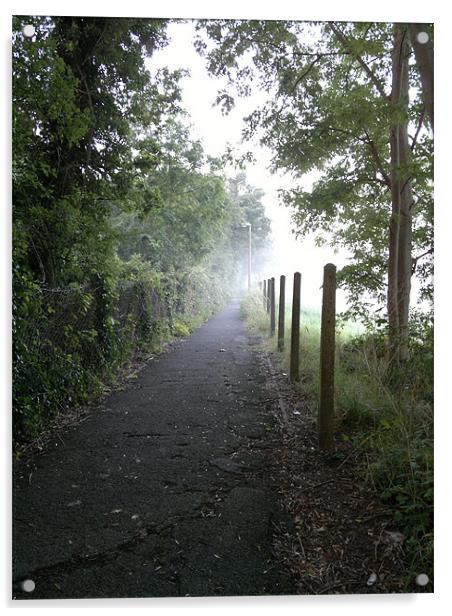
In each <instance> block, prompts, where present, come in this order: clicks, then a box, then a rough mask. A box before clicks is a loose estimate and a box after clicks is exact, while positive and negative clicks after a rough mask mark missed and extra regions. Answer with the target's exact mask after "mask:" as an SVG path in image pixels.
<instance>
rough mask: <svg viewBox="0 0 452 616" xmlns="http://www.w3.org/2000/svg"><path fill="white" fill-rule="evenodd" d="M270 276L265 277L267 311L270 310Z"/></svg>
mask: <svg viewBox="0 0 452 616" xmlns="http://www.w3.org/2000/svg"><path fill="white" fill-rule="evenodd" d="M271 284H272V281H271V278H267V312H270V295H271Z"/></svg>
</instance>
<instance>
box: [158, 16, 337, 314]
mask: <svg viewBox="0 0 452 616" xmlns="http://www.w3.org/2000/svg"><path fill="white" fill-rule="evenodd" d="M194 33H195V29H194V24H193V23H192V22H188V23H172V24H170V25H169V28H168V34H169V37H170V39H171V42H170V44H169V45H168V46H167V47H166V48H164V49H163V50H160V51H158V52H157V53H155V55H154V56H153V57H152V58H151V59H150V60H148V66H149V68H150V69H151V70H152V69H154V70H155V69H156V68H160V67H164V66H168V68H170V69H177V68H187V69H189V71H190V77H188V78H184V79H183V80H182V86H183V106H184V107H185V108H186V109H187V111H188V112H189V114H190V116H191V121H192V124H193V136H195V137H196V138H200V139H201V140H202V142H203V144H204V148H205V150H206V152H207V153H208V154H210V155H212V156H220V155H222V154H223V153H224V152H225V149H226V145H227V144H230V145H232V146H234V147H237V148H238V149H240V150H241V151H247V150H252V151H253V152H254V154H255V157H256V159H257V162H256V163H255V164H253V165H248V167H247V169H246V175H247V181H248V182H249V183H250V184H251V185H253V186H255V187H257V188H262V189H263V190H264V191H265V196H264V198H263V203H264V206H265V210H266V215H267V216H268V217H269V218H270V219H271V222H272V237H273V245H274V248H275V257H274V259H273V260H272V266H273V267H271V268H270V269H269V270H268V271H266V272H263V274H264V276H265V277H271V276H275V277H277V276H279V275H280V274H285V275H286V276H287V277H288V278H290V277H291V276H292V274H293V272H294V271H297V270H298V271H300V272H301V274H302V296H303V303H304V305H305V306H307V307H308V306H309V307H313V308H319V307H320V305H321V290H320V286H321V284H322V275H323V274H322V272H323V266H324V265H325V264H326V263H329V262H332V263H335V264H336V265H337V267H338V268H339V267H341V266H343V265H344V264H345V263H346V254H345V253H344V252H340V253H335V252H334V251H333V249H331V248H328V247H321V248H320V247H317V246H315V245H314V241H313V239H312V238H310V239H304V240H303V241H301V240H296V239H295V237H294V235H293V233H292V225H291V222H290V210H289V209H288V208H286V207H284V206H282V205H280V204H279V203H278V197H277V192H276V191H277V190H278V188H281V187H286V188H288V187H289V186H290V178H289V177H288V176H283V175H278V176H277V175H271V174H270V172H269V171H268V166H269V163H270V158H271V155H270V152H269V151H268V150H267V149H264V148H262V147H260V146H259V145H258V144H253V145H251V144H249V143H245V144H244V145H242V146H240V143H241V131H242V128H243V117H245V116H246V115H247V114H249V113H250V112H251V111H253V110H254V109H255V108H256V106H258V105H259V104H260V103H262V102H263V101H264V100H265V95H263V94H261V93H258V92H256V93H253V94H252V96H250V97H248V98H238V97H236V98H235V101H236V106H235V108H234V109H233V110H232V111H231V112H230V113H229V114H228V115H226V116H225V115H223V114H222V113H221V111H220V108H219V107H217V106H215V105H214V102H215V99H216V96H217V93H218V91H219V90H220V89H221V87H222V82H221V81H220V80H219V79H217V78H214V77H211V76H209V75H208V73H207V71H206V68H205V60H204V59H203V58H201V57H200V56H199V54H198V53H197V52H196V51H195V49H194V47H193V37H194ZM233 173H234V170H232V169H231V170H230V171H229V175H232V174H233ZM313 177H314V176H313V174H311V175H310V176H309V177H307V178H306V187H308V186H309V185H310V183H311V182H312V179H313ZM337 307H338V310H343V309H345V307H346V303H345V298H344V294H343V293H342V291H338V296H337Z"/></svg>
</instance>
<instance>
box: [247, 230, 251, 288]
mask: <svg viewBox="0 0 452 616" xmlns="http://www.w3.org/2000/svg"><path fill="white" fill-rule="evenodd" d="M246 226H247V227H248V291H249V290H250V289H251V223H250V222H249V223H248V224H247V225H246Z"/></svg>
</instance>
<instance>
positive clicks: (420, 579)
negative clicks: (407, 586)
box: [416, 573, 430, 586]
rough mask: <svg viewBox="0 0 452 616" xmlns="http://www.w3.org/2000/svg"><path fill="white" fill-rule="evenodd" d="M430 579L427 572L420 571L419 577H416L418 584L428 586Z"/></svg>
mask: <svg viewBox="0 0 452 616" xmlns="http://www.w3.org/2000/svg"><path fill="white" fill-rule="evenodd" d="M429 581H430V580H429V579H428V575H427V574H426V573H420V574H419V575H418V576H417V577H416V584H417V585H418V586H427V584H428V583H429Z"/></svg>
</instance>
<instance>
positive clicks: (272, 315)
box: [270, 278, 276, 336]
mask: <svg viewBox="0 0 452 616" xmlns="http://www.w3.org/2000/svg"><path fill="white" fill-rule="evenodd" d="M275 312H276V306H275V279H274V278H272V286H271V292H270V334H271V335H272V336H273V334H274V333H275V316H276V315H275Z"/></svg>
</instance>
